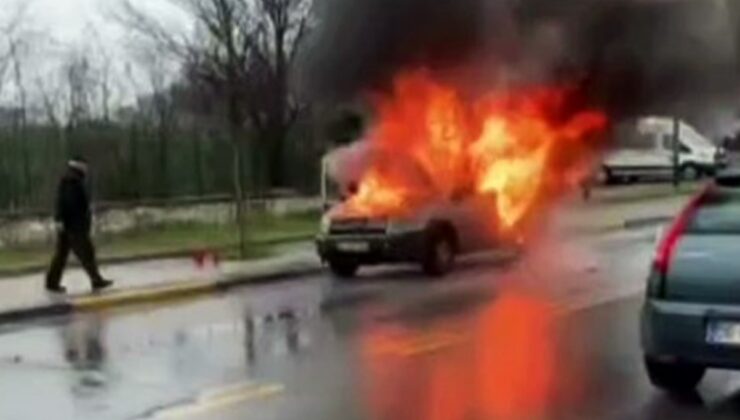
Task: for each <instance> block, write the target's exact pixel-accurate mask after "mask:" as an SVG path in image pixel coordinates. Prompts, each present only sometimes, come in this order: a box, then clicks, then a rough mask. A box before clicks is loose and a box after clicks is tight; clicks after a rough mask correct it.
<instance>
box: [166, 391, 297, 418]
mask: <svg viewBox="0 0 740 420" xmlns="http://www.w3.org/2000/svg"><path fill="white" fill-rule="evenodd" d="M283 392H285V387H284V386H283V385H280V384H273V385H255V384H242V385H234V386H231V387H227V388H224V389H221V390H216V391H210V392H206V393H204V394H202V395H201V396H200V397H198V399H197V400H196V401H195V402H193V403H192V404H185V405H181V406H177V407H172V408H167V409H163V410H161V411H158V412H156V413H155V414H154V415H153V416H152V417H151V418H152V419H184V418H190V417H194V416H197V415H200V414H205V413H208V412H211V411H217V410H221V409H224V408H226V407H229V406H233V405H236V404H240V403H244V402H247V401H252V400H259V399H266V398H270V397H274V396H276V395H279V394H282V393H283Z"/></svg>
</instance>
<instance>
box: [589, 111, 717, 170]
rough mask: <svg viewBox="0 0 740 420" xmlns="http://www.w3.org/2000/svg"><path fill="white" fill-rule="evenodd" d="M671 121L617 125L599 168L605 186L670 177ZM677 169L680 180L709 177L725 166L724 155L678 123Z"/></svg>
mask: <svg viewBox="0 0 740 420" xmlns="http://www.w3.org/2000/svg"><path fill="white" fill-rule="evenodd" d="M673 136H674V120H673V118H666V117H647V118H640V119H638V120H637V121H636V122H632V123H624V124H621V125H619V126H618V127H617V128H616V130H615V133H614V137H615V138H614V148H613V149H612V150H611V151H610V152H609V153H608V154H607V155H606V158H605V159H604V161H603V163H602V167H601V171H602V174H601V176H602V178H603V181H604V182H605V183H614V182H618V181H623V182H632V181H637V180H639V179H644V178H660V177H670V176H672V175H673ZM678 140H679V144H678V147H679V155H678V166H679V171H680V174H681V176H682V178H683V179H699V178H701V177H703V176H707V175H712V174H714V173H715V172H716V171H717V170H718V169H720V168H721V167H723V166H724V165H725V161H726V154H725V152H724V150H723V149H722V148H721V147H718V146H716V145H714V144H713V143H712V142H711V141H710V140H709V139H707V138H706V137H704V136H703V135H702V134H700V133H699V132H698V131H697V130H696V129H694V128H693V127H692V126H690V125H689V124H687V123H685V122H684V121H680V129H679V136H678Z"/></svg>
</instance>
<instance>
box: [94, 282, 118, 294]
mask: <svg viewBox="0 0 740 420" xmlns="http://www.w3.org/2000/svg"><path fill="white" fill-rule="evenodd" d="M111 286H113V282H112V281H110V280H102V279H101V280H100V281H96V282H95V283H93V290H95V291H96V292H98V291H100V290H104V289H107V288H109V287H111Z"/></svg>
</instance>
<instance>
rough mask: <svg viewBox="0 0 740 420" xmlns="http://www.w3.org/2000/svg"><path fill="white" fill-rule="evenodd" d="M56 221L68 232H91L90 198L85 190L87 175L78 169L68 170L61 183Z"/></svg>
mask: <svg viewBox="0 0 740 420" xmlns="http://www.w3.org/2000/svg"><path fill="white" fill-rule="evenodd" d="M55 219H56V221H57V222H59V223H61V224H62V225H63V226H64V230H65V231H66V232H75V233H86V232H89V231H90V226H91V224H92V215H91V214H90V198H89V197H88V194H87V190H86V189H85V175H84V174H83V173H82V172H81V171H79V170H77V169H74V168H68V169H67V172H66V173H65V174H64V176H63V177H62V180H61V181H60V182H59V190H58V192H57V204H56V217H55Z"/></svg>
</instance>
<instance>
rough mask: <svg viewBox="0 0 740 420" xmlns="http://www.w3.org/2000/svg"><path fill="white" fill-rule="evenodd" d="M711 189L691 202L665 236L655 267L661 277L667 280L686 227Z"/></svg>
mask: <svg viewBox="0 0 740 420" xmlns="http://www.w3.org/2000/svg"><path fill="white" fill-rule="evenodd" d="M710 188H711V187H707V188H705V189H704V191H702V192H701V193H699V194H697V195H696V196H695V197H694V198H693V199H692V200H691V202H689V204H688V205H687V206H686V207H685V208H684V209H683V210H682V211H681V213H680V214H679V215H678V217H677V218H676V220H674V222H673V224H672V225H671V226H670V227H669V228H668V230H667V231H666V234H665V236H663V239H662V240H661V241H660V243H659V244H658V249H657V252H656V254H655V261H654V267H655V269H656V270H657V271H658V273H659V274H660V276H661V277H663V278H665V277H666V276H667V275H668V269H669V268H670V265H671V260H672V259H673V253H674V252H675V250H676V247H677V246H678V242H679V241H680V240H681V236H683V234H684V232H685V231H686V227H687V226H688V225H689V223H691V220H692V219H693V218H694V215H695V214H696V212H697V211H698V210H699V207H700V206H701V204H702V203H703V202H704V200H705V198H706V196H707V193H708V191H709V189H710Z"/></svg>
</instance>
